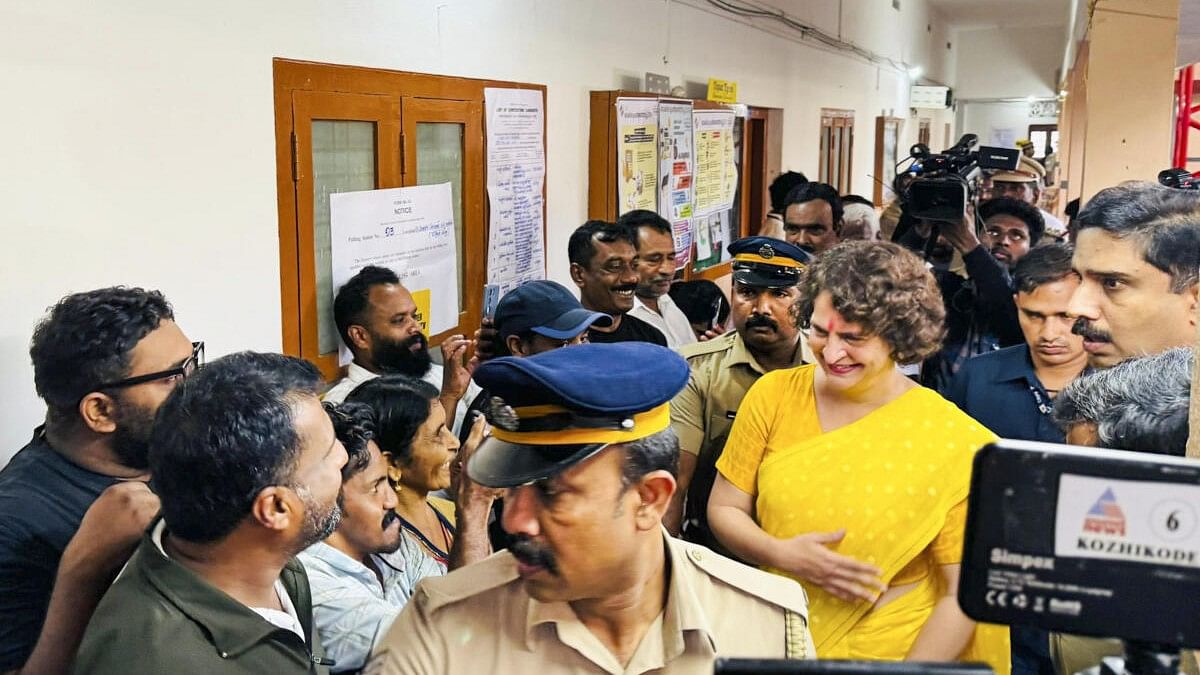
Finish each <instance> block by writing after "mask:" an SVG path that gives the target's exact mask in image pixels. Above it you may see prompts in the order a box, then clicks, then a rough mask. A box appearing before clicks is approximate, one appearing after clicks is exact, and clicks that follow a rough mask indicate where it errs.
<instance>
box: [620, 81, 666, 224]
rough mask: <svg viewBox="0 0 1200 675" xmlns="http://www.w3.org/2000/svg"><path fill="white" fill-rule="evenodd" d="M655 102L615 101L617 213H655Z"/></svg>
mask: <svg viewBox="0 0 1200 675" xmlns="http://www.w3.org/2000/svg"><path fill="white" fill-rule="evenodd" d="M657 201H658V99H654V98H618V99H617V211H618V213H619V214H624V213H627V212H629V211H633V210H634V209H647V210H650V211H657V208H656V207H657Z"/></svg>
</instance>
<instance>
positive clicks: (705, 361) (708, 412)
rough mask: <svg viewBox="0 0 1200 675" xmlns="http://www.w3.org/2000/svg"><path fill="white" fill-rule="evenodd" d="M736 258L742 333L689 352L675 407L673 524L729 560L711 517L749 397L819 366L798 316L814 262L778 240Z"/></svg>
mask: <svg viewBox="0 0 1200 675" xmlns="http://www.w3.org/2000/svg"><path fill="white" fill-rule="evenodd" d="M729 253H730V255H732V256H733V265H732V266H733V297H732V298H731V303H730V304H731V305H732V312H731V313H732V315H733V324H734V327H735V328H736V330H734V331H731V332H729V333H726V334H725V335H722V336H720V337H718V338H715V339H713V340H709V341H708V342H701V343H698V344H693V345H688V346H686V347H684V348H683V349H682V350H681V353H682V354H683V356H684V358H686V359H687V361H688V367H689V368H690V370H691V374H690V376H689V377H688V383H687V386H685V387H684V388H683V391H681V392H679V395H677V396H676V397H675V400H674V401H672V402H671V427H672V428H673V429H674V430H675V433H676V434H677V435H678V436H679V447H680V450H682V453H681V454H680V455H679V490H678V492H677V493H676V498H675V500H674V502H673V504H672V509H671V511H670V513H669V514H668V517H667V520H666V524H667V528H668V529H670V530H672V531H673V532H678V531H679V530H680V529H681V526H682V532H683V537H684V538H685V539H687V540H689V541H693V542H696V543H699V544H703V545H705V546H708V547H710V548H713V549H715V550H717V551H721V552H724V549H723V548H722V547H721V546H720V544H718V543H717V540H716V538H715V537H713V536H712V533H711V532H709V530H708V518H707V515H706V513H705V511H706V509H707V506H708V493H709V491H710V490H711V489H712V484H713V480H714V478H715V477H716V471H717V470H716V464H717V458H718V457H719V456H720V455H721V450H722V448H724V447H725V437H726V436H727V435H728V434H729V428H730V427H731V426H733V418H734V415H735V414H736V413H737V409H738V406H739V405H741V403H742V397H743V396H745V395H746V392H747V391H748V390H749V389H750V385H752V384H754V383H755V382H756V381H757V380H758V378H759V377H761V376H762V375H763V374H764V373H767V372H769V371H772V370H775V369H777V368H790V367H792V366H798V365H800V364H802V363H812V361H813V358H812V355H811V353H810V352H809V351H808V344H807V342H806V341H805V339H804V336H803V335H802V334H801V333H800V329H799V328H797V327H796V321H795V318H794V316H793V313H792V305H793V304H794V303H795V301H796V296H797V295H798V294H799V291H798V290H797V288H796V284H797V283H799V281H800V272H801V270H802V269H803V268H804V266H805V265H806V264H807V263H808V262H809V260H811V257H810V256H809V254H808V253H807V252H806V251H804V250H803V249H801V248H800V247H798V246H795V245H792V244H789V243H787V242H785V241H781V240H779V239H772V238H770V237H746V238H745V239H739V240H738V241H735V242H733V243H732V244H730V245H729ZM727 555H728V554H727Z"/></svg>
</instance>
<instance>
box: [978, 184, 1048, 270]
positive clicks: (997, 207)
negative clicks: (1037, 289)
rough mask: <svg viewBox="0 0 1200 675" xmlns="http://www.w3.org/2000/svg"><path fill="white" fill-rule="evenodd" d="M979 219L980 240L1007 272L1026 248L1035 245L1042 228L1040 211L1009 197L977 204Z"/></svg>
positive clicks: (1039, 237)
mask: <svg viewBox="0 0 1200 675" xmlns="http://www.w3.org/2000/svg"><path fill="white" fill-rule="evenodd" d="M979 216H980V217H981V218H983V232H982V233H981V234H982V236H981V237H980V243H981V244H982V245H983V246H984V247H986V248H987V249H988V250H989V251H991V253H992V257H993V258H995V259H996V260H998V261H999V262H1000V264H1002V265H1004V266H1005V267H1007V268H1008V269H1009V270H1010V271H1011V270H1012V269H1013V267H1015V266H1016V264H1017V261H1019V260H1020V259H1021V257H1022V256H1024V255H1025V254H1026V253H1029V251H1030V249H1032V248H1033V247H1034V246H1037V244H1038V242H1039V241H1040V240H1041V239H1042V233H1043V232H1044V231H1045V229H1046V223H1045V221H1043V220H1042V214H1041V213H1039V212H1038V210H1037V209H1035V208H1033V207H1032V206H1030V205H1029V204H1026V203H1025V202H1023V201H1020V200H1017V199H1012V198H1011V197H998V198H996V199H989V200H988V201H986V202H984V203H982V204H980V205H979Z"/></svg>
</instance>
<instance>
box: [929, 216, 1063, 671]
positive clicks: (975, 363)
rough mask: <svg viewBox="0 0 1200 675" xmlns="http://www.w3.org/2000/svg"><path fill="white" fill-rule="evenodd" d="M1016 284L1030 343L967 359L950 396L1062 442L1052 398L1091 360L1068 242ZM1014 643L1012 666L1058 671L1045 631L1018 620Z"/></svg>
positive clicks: (1020, 433) (1031, 262) (1019, 434)
mask: <svg viewBox="0 0 1200 675" xmlns="http://www.w3.org/2000/svg"><path fill="white" fill-rule="evenodd" d="M996 201H1007V200H993V202H996ZM988 203H989V204H990V203H992V202H988ZM1016 203H1018V204H1020V205H1021V206H1023V207H1026V208H1030V209H1032V207H1030V206H1028V205H1027V204H1025V203H1023V202H1016ZM1033 215H1034V216H1036V215H1037V213H1036V212H1034V213H1033ZM1013 283H1014V285H1015V286H1016V296H1015V297H1016V303H1017V311H1018V313H1019V314H1018V317H1019V319H1020V324H1021V331H1022V332H1023V333H1024V334H1025V344H1022V345H1017V346H1015V347H1008V348H1006V349H1001V350H999V351H994V352H991V353H988V354H981V355H979V356H977V357H975V358H973V359H970V360H968V361H967V362H966V364H965V365H963V367H962V369H961V370H959V371H958V374H957V375H955V376H954V379H953V380H951V381H950V386H949V388H948V389H947V391H946V398H947V399H949V400H950V401H952V402H953V403H954V404H955V405H957V406H958V407H959V408H961V409H962V411H963V412H965V413H967V414H968V415H970V416H971V417H973V418H974V419H976V420H978V421H979V423H980V424H983V425H984V426H986V427H987V428H988V429H990V430H991V431H992V432H993V433H995V434H996V435H997V436H1001V437H1003V438H1016V439H1020V440H1026V441H1042V442H1044V443H1062V442H1063V432H1062V430H1061V429H1059V428H1058V425H1057V424H1055V421H1054V419H1053V417H1052V415H1051V413H1052V412H1053V406H1054V400H1055V399H1056V398H1057V397H1058V392H1060V391H1062V390H1063V389H1064V388H1066V386H1067V385H1068V384H1069V383H1070V382H1072V381H1073V380H1074V379H1075V378H1077V377H1079V375H1080V374H1081V373H1083V371H1084V368H1086V367H1087V353H1086V352H1084V351H1083V339H1082V338H1080V337H1079V336H1077V335H1073V334H1072V333H1071V326H1072V324H1073V323H1074V318H1073V317H1071V316H1070V315H1069V314H1067V303H1068V302H1069V301H1070V299H1071V294H1072V293H1073V292H1074V291H1075V289H1076V288H1077V287H1078V286H1079V277H1078V276H1076V275H1075V272H1074V271H1073V270H1072V269H1071V249H1070V247H1068V246H1066V245H1065V244H1059V243H1054V244H1048V245H1043V246H1038V247H1037V248H1035V249H1033V250H1032V251H1030V252H1029V254H1028V255H1025V256H1022V257H1021V259H1020V261H1019V262H1018V263H1017V265H1016V267H1015V268H1014V270H1013ZM1011 642H1012V663H1013V672H1014V673H1017V674H1018V675H1029V674H1036V673H1039V672H1052V670H1053V664H1052V663H1051V661H1050V646H1049V642H1048V638H1047V633H1046V631H1043V630H1038V629H1036V628H1029V627H1016V626H1014V627H1013V629H1012V640H1011Z"/></svg>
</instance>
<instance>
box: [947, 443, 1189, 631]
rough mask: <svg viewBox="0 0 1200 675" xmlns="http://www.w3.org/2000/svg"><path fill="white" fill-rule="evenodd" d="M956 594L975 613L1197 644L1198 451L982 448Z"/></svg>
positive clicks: (1045, 445)
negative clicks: (1193, 456)
mask: <svg viewBox="0 0 1200 675" xmlns="http://www.w3.org/2000/svg"><path fill="white" fill-rule="evenodd" d="M958 602H959V605H961V606H962V609H963V611H964V612H966V614H967V616H969V617H971V618H972V619H975V620H977V621H986V622H990V623H999V624H1009V625H1029V626H1036V627H1039V628H1043V629H1047V630H1054V631H1061V632H1065V633H1075V634H1081V635H1094V636H1101V637H1118V638H1124V639H1126V640H1131V641H1143V642H1152V643H1158V644H1162V645H1173V646H1179V647H1191V648H1195V647H1200V612H1197V611H1196V608H1197V607H1198V606H1200V462H1197V461H1195V460H1187V459H1183V458H1178V457H1169V456H1165V455H1148V454H1142V453H1132V452H1124V451H1119V450H1100V449H1095V448H1081V447H1075V446H1067V445H1053V444H1048V443H1033V442H1025V441H1009V440H1002V441H1000V442H998V443H994V444H992V445H988V446H986V447H984V448H983V449H982V450H980V451H979V454H978V455H976V457H975V467H974V471H973V473H972V476H971V496H970V498H969V501H968V515H967V530H966V538H965V543H964V551H963V564H962V575H961V578H960V581H959V588H958Z"/></svg>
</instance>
